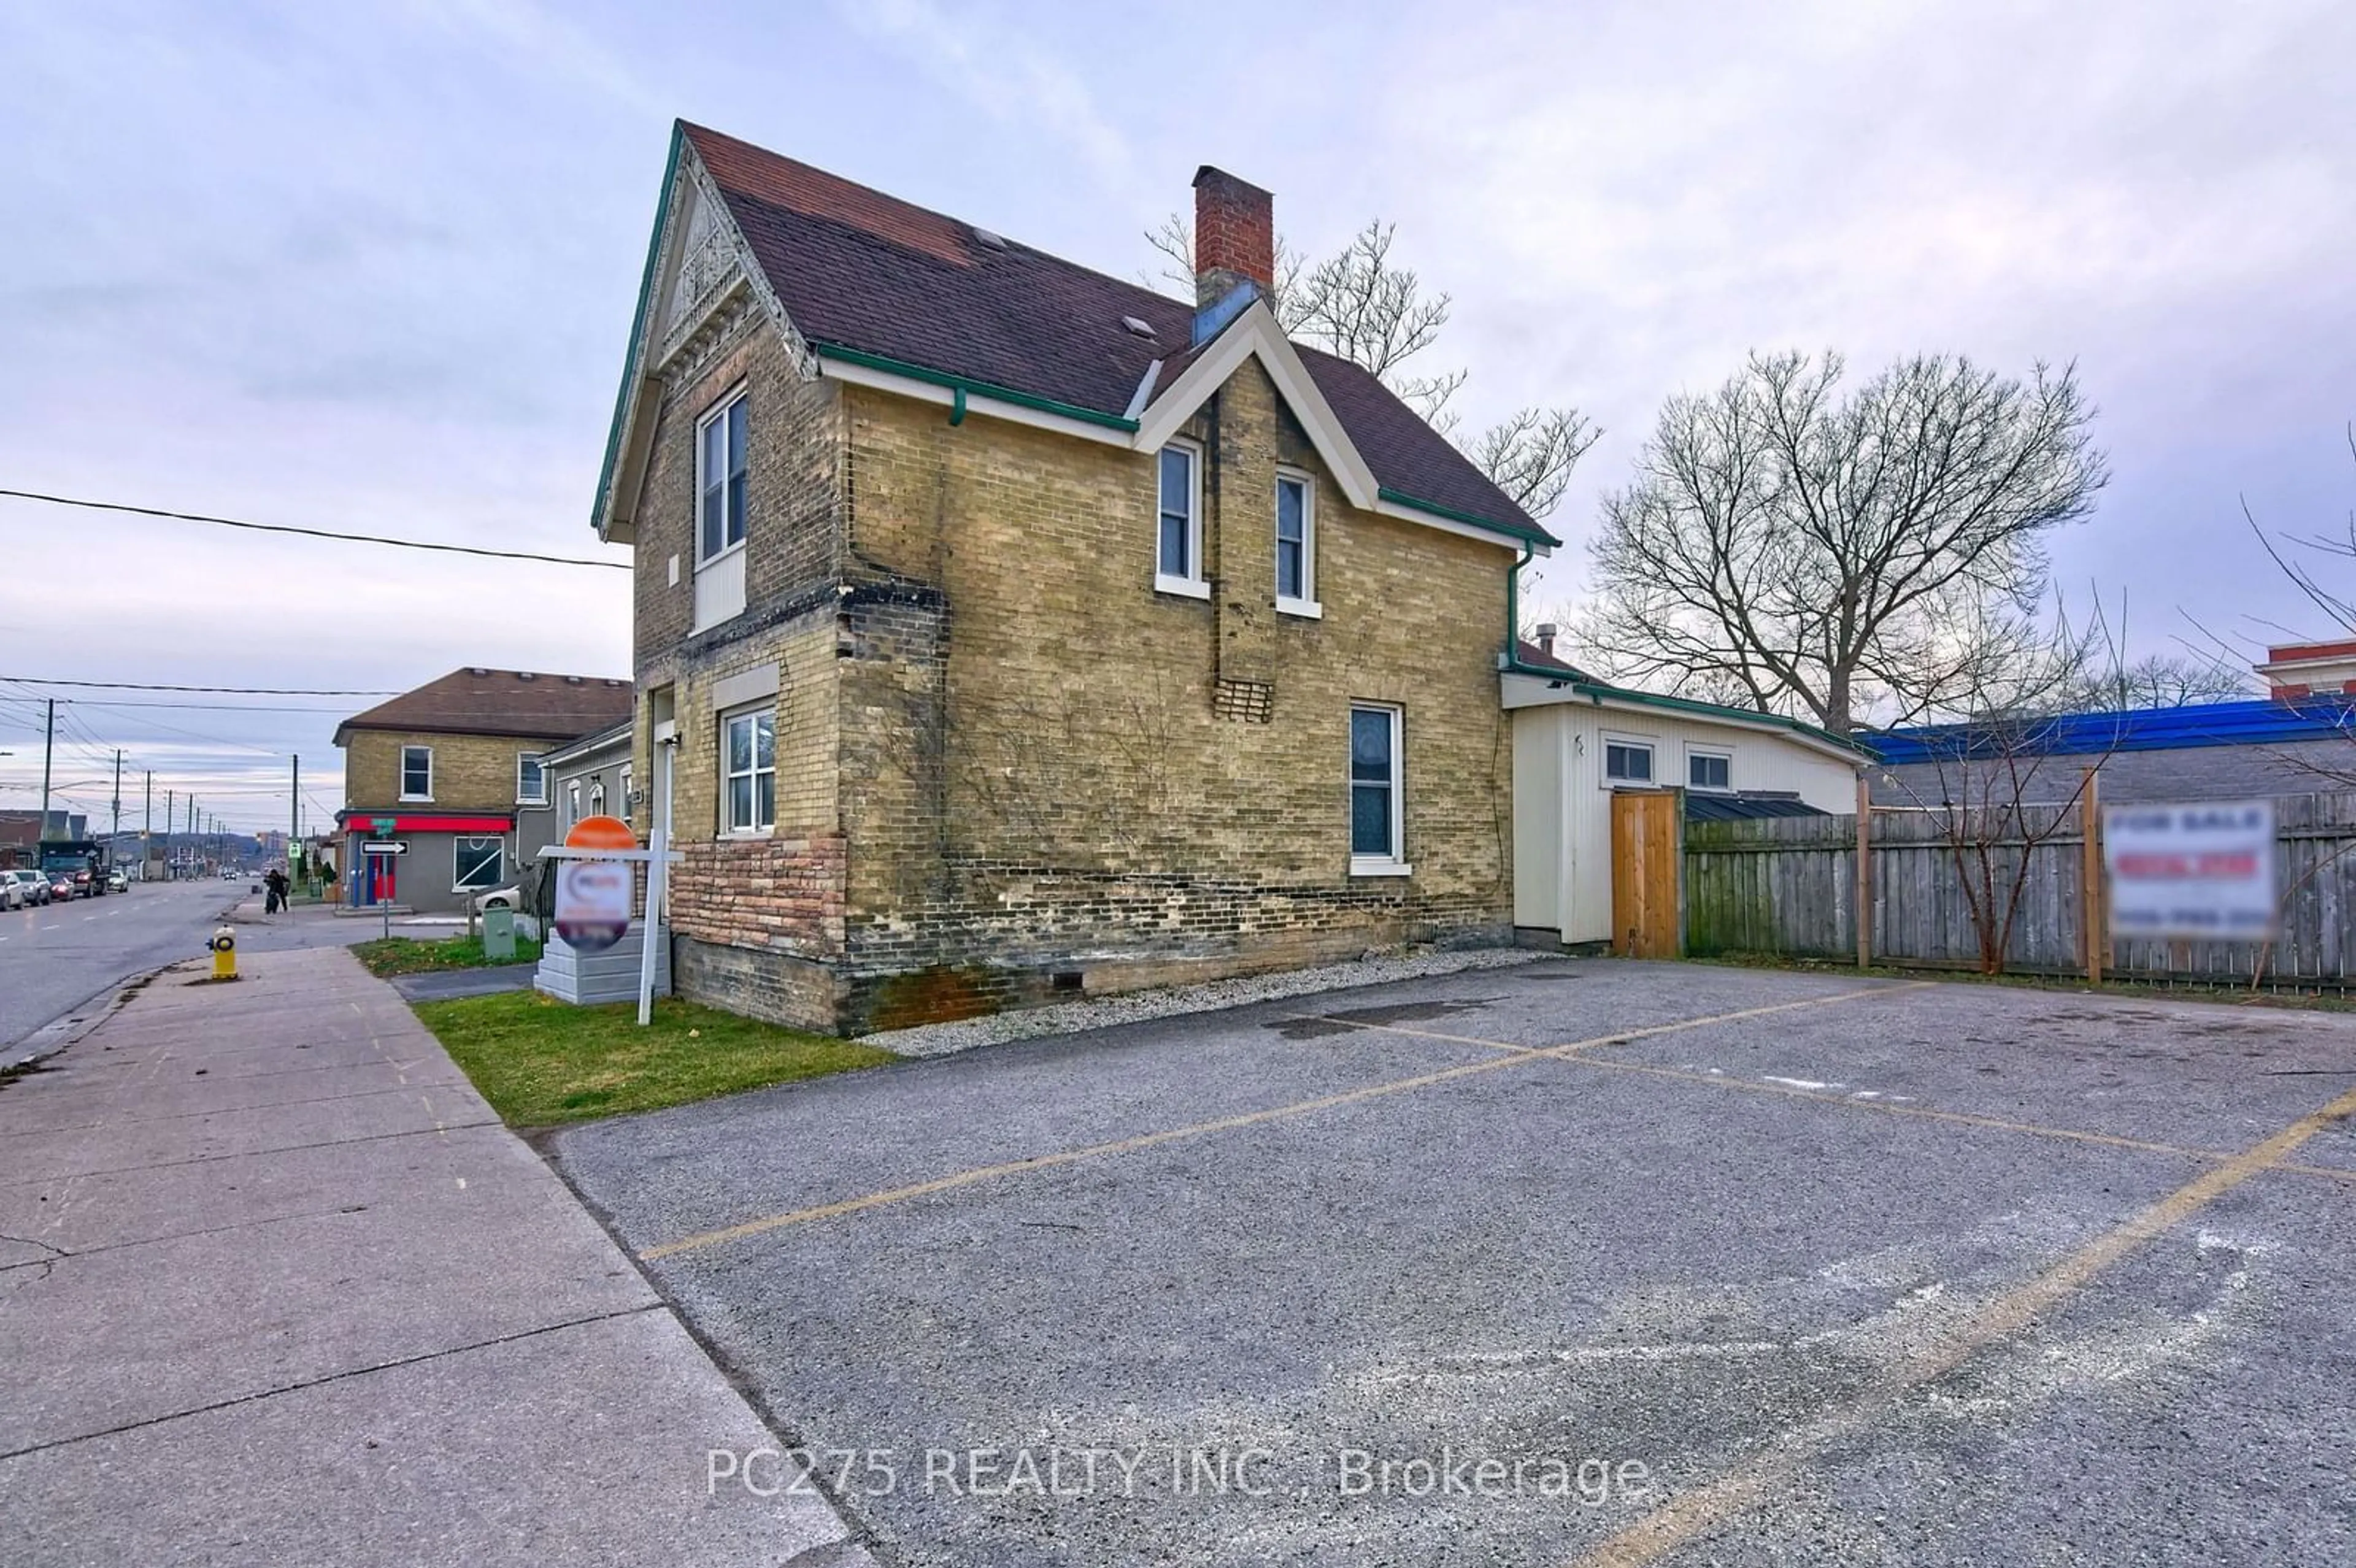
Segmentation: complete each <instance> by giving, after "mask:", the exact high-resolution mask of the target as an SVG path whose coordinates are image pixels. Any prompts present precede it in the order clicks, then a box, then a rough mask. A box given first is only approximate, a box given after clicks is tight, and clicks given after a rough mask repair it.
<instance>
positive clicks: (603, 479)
mask: <svg viewBox="0 0 2356 1568" xmlns="http://www.w3.org/2000/svg"><path fill="white" fill-rule="evenodd" d="M686 145H687V127H686V125H685V124H684V123H682V122H680V121H677V120H674V121H672V122H671V123H670V153H669V156H667V157H666V158H665V159H664V160H663V177H662V195H661V196H660V197H659V198H657V200H656V202H655V228H654V232H653V233H651V234H649V235H648V236H647V265H646V270H645V271H644V272H641V273H640V274H639V275H638V304H637V308H636V309H635V310H633V311H631V312H630V351H629V353H628V355H627V356H626V357H625V358H624V359H623V361H622V389H621V390H620V391H618V392H616V393H615V394H614V422H613V424H612V425H611V426H610V427H609V428H608V429H607V430H606V432H605V464H604V466H603V467H601V468H600V469H599V470H598V472H597V494H596V496H595V498H594V500H592V501H591V502H590V506H589V526H590V527H591V528H599V527H601V525H602V524H603V523H604V521H605V494H606V490H607V488H608V487H609V486H610V485H612V484H613V483H614V464H615V462H616V460H617V459H618V458H619V457H620V456H621V452H622V421H623V420H625V419H626V418H627V417H628V415H629V411H630V389H631V385H632V383H634V382H635V381H636V380H637V377H638V340H639V339H640V338H641V337H643V336H645V335H646V329H647V310H648V306H649V305H651V304H653V299H652V297H651V296H652V295H653V293H654V292H655V263H656V261H658V260H659V259H660V257H661V255H662V238H663V225H664V223H665V222H666V221H667V220H668V219H669V217H670V187H671V182H672V181H673V180H675V179H677V178H678V177H679V155H680V149H682V148H683V147H685V146H686Z"/></svg>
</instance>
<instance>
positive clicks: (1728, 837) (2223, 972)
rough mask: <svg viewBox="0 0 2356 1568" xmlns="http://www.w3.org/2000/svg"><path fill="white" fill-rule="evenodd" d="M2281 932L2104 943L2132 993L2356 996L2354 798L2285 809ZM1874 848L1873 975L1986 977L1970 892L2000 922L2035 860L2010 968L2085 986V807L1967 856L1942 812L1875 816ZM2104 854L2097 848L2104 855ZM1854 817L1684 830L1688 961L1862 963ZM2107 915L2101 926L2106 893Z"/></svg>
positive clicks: (2279, 831)
mask: <svg viewBox="0 0 2356 1568" xmlns="http://www.w3.org/2000/svg"><path fill="white" fill-rule="evenodd" d="M2275 823H2276V827H2275V833H2276V840H2275V855H2276V892H2277V893H2278V895H2279V897H2280V906H2281V907H2280V920H2279V922H2278V928H2279V929H2278V933H2277V935H2276V939H2275V940H2274V941H2273V942H2271V943H2266V944H2258V943H2252V942H2181V941H2179V942H2169V941H2165V940H2159V939H2151V938H2137V939H2135V940H2131V941H2124V942H2118V943H2115V944H2114V943H2110V942H2108V941H2107V940H2105V941H2104V944H2103V953H2104V957H2103V971H2104V974H2105V975H2106V976H2111V977H2115V978H2119V979H2129V980H2172V981H2173V980H2181V981H2205V982H2218V981H2239V982H2241V983H2243V984H2244V985H2246V984H2249V983H2250V982H2251V981H2252V980H2253V979H2256V980H2259V981H2261V982H2262V983H2265V984H2270V985H2285V986H2311V987H2313V986H2319V987H2348V986H2351V985H2356V938H2351V936H2350V935H2349V934H2348V933H2347V930H2348V918H2349V916H2350V915H2351V914H2356V794H2334V795H2285V796H2281V797H2278V798H2277V799H2276V802H2275ZM1869 827H1870V832H1869V837H1868V841H1867V848H1866V868H1867V880H1868V881H1869V883H1870V897H1869V907H1868V912H1867V913H1868V919H1867V922H1866V925H1867V932H1868V934H1869V938H1870V944H1871V955H1872V959H1873V962H1875V963H1877V964H1889V965H1899V966H1906V967H1919V968H1926V969H1948V968H1977V967H1978V966H1979V963H1980V936H1979V926H1978V924H1977V923H1976V922H1975V920H1974V918H1973V915H1972V910H1971V903H1970V901H1969V899H1967V898H1966V896H1965V880H1964V879H1965V876H1967V875H1968V876H1971V877H1974V878H1975V879H1976V878H1977V877H1978V876H1979V853H1980V848H1981V846H1982V844H1985V846H1986V848H1987V855H1988V859H1989V862H1990V864H1989V869H1988V880H1990V881H1992V882H1993V884H1994V892H1995V898H1996V901H1997V910H1998V914H1997V918H1998V919H2001V907H2002V902H2003V901H2004V900H2005V899H2006V898H2008V896H2009V894H2010V891H2011V886H2012V880H2013V873H2014V871H2015V870H2016V869H2018V868H2019V866H2020V864H2021V862H2022V859H2023V857H2026V858H2027V861H2028V868H2029V871H2028V876H2027V878H2026V880H2025V881H2024V883H2023V885H2022V888H2021V894H2020V904H2019V912H2018V913H2017V915H2016V916H2015V917H2014V921H2013V928H2012V933H2011V940H2010V941H2009V942H2008V943H2007V944H2006V947H2005V966H2006V968H2007V969H2008V970H2011V971H2013V972H2016V973H2021V974H2048V975H2080V974H2083V973H2084V972H2085V967H2086V947H2085V923H2086V920H2087V918H2088V914H2089V909H2088V901H2087V898H2086V890H2085V880H2086V875H2085V873H2086V867H2087V866H2088V864H2089V863H2090V860H2091V861H2092V863H2094V864H2096V865H2099V863H2100V861H2099V856H2095V857H2089V856H2088V854H2087V852H2086V844H2085V839H2084V837H2083V832H2082V830H2081V827H2080V813H2079V811H2078V809H2077V808H2076V807H2074V806H2025V807H2022V808H2020V810H2019V813H2018V815H2017V816H2014V817H2010V818H2008V820H2006V821H2005V822H2004V823H2002V824H2001V825H2000V827H1998V828H1997V829H1996V830H1986V829H1979V830H1975V831H1974V832H1972V833H1967V834H1965V835H1962V837H1964V838H1965V850H1964V853H1963V855H1962V856H1961V857H1960V861H1959V858H1958V856H1957V854H1956V848H1955V844H1954V841H1953V839H1952V838H1951V837H1950V833H1949V825H1948V823H1947V820H1946V816H1945V814H1944V813H1942V812H1938V811H1916V810H1890V809H1886V808H1876V809H1874V810H1873V811H1872V813H1871V814H1870V817H1869ZM2098 847H2099V846H2098ZM1857 854H1858V830H1857V818H1856V817H1855V816H1806V817H1769V818H1765V819H1762V820H1756V821H1738V822H1691V823H1687V825H1686V829H1685V867H1686V876H1685V947H1686V951H1687V953H1689V954H1692V955H1695V956H1697V957H1698V956H1708V955H1715V954H1727V953H1761V954H1782V955H1791V956H1804V957H1817V958H1835V959H1845V960H1847V961H1849V962H1852V963H1854V962H1856V961H1857V958H1858V929H1857V906H1858V876H1857ZM2095 891H2096V893H2097V895H2098V897H2097V900H2096V904H2095V909H2096V910H2097V911H2099V909H2100V907H2101V906H2100V901H2099V894H2100V892H2101V890H2100V888H2099V887H2097V889H2096V890H2095Z"/></svg>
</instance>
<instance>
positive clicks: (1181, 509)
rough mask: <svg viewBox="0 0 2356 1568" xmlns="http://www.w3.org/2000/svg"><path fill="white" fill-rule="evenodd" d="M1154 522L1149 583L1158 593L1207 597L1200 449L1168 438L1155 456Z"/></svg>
mask: <svg viewBox="0 0 2356 1568" xmlns="http://www.w3.org/2000/svg"><path fill="white" fill-rule="evenodd" d="M1155 464H1156V468H1155V473H1156V480H1155V495H1156V496H1157V498H1158V499H1157V513H1156V515H1157V519H1158V520H1157V523H1156V534H1155V539H1154V550H1155V555H1154V560H1153V586H1154V588H1155V589H1156V590H1157V591H1159V592H1163V593H1183V594H1187V595H1189V596H1190V597H1193V598H1195V599H1208V598H1209V597H1210V596H1211V585H1210V583H1209V582H1207V581H1205V580H1204V576H1203V452H1202V449H1201V448H1200V447H1198V446H1196V445H1195V444H1194V443H1192V442H1188V441H1173V442H1172V443H1170V444H1169V445H1167V446H1165V447H1163V448H1162V452H1161V454H1160V456H1159V457H1158V458H1156V459H1155Z"/></svg>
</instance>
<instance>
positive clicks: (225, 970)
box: [205, 925, 237, 980]
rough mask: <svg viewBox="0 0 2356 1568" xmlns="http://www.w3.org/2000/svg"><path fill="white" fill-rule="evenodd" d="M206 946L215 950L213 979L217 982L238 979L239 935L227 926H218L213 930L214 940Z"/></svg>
mask: <svg viewBox="0 0 2356 1568" xmlns="http://www.w3.org/2000/svg"><path fill="white" fill-rule="evenodd" d="M205 945H206V946H207V947H209V948H211V949H212V950H213V978H214V979H216V980H234V979H236V978H237V933H236V932H234V931H231V930H230V928H229V927H228V926H225V925H222V926H216V927H214V928H213V934H212V940H211V941H209V942H208V943H206V944H205Z"/></svg>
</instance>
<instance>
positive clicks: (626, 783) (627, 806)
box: [621, 763, 637, 822]
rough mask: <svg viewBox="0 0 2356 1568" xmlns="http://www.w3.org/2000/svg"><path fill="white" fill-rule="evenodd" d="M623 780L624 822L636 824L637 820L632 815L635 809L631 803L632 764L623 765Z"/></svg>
mask: <svg viewBox="0 0 2356 1568" xmlns="http://www.w3.org/2000/svg"><path fill="white" fill-rule="evenodd" d="M621 780H622V783H621V795H622V820H623V821H625V822H635V821H636V820H637V819H636V818H634V817H633V816H631V815H630V813H631V811H632V809H633V807H632V805H631V802H630V764H629V763H623V764H622V773H621Z"/></svg>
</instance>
